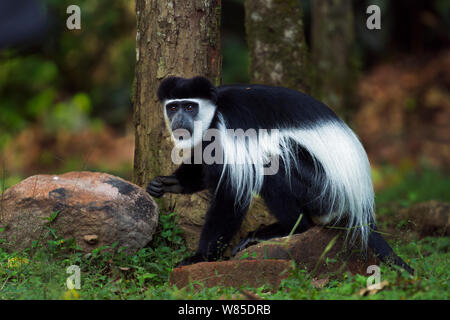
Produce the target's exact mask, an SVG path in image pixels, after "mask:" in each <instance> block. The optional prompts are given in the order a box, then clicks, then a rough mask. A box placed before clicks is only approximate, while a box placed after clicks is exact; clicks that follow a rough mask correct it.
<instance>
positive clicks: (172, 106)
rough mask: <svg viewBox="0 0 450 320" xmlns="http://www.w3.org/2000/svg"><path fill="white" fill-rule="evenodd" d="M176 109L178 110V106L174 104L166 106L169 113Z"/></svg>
mask: <svg viewBox="0 0 450 320" xmlns="http://www.w3.org/2000/svg"><path fill="white" fill-rule="evenodd" d="M177 109H178V106H177V105H176V104H169V105H168V106H167V110H169V111H177Z"/></svg>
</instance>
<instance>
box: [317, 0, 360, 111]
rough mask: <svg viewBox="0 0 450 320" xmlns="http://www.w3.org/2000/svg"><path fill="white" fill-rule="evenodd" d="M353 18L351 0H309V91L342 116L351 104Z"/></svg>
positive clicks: (353, 76) (353, 73) (352, 89)
mask: <svg viewBox="0 0 450 320" xmlns="http://www.w3.org/2000/svg"><path fill="white" fill-rule="evenodd" d="M353 19H354V18H353V11H352V2H351V0H314V1H312V59H313V63H314V67H315V70H314V81H313V86H312V87H313V90H312V94H313V95H314V96H315V97H316V98H318V99H319V100H321V101H323V102H324V103H325V104H327V105H328V106H329V107H330V108H332V109H333V110H334V111H336V112H337V113H338V114H339V115H341V116H343V117H344V118H348V117H349V115H350V111H351V109H352V108H353V104H354V102H353V91H354V84H355V76H356V73H355V71H354V69H355V68H354V67H355V63H356V57H355V55H354V51H353V41H354V21H353Z"/></svg>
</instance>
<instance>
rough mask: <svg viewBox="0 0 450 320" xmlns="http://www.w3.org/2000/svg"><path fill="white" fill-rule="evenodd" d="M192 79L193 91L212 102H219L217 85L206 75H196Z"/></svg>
mask: <svg viewBox="0 0 450 320" xmlns="http://www.w3.org/2000/svg"><path fill="white" fill-rule="evenodd" d="M191 81H192V91H193V93H194V94H196V95H198V97H199V98H206V99H209V100H211V101H212V102H214V103H216V102H217V90H216V87H215V86H214V85H213V84H212V83H211V81H209V80H208V79H207V78H205V77H200V76H198V77H194V78H192V79H191Z"/></svg>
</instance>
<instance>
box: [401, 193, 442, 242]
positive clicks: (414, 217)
mask: <svg viewBox="0 0 450 320" xmlns="http://www.w3.org/2000/svg"><path fill="white" fill-rule="evenodd" d="M400 213H401V216H402V217H403V218H406V219H408V221H409V222H411V223H410V224H409V225H408V227H411V228H412V229H413V230H414V231H416V232H417V233H419V235H420V236H422V237H425V236H441V237H442V236H449V235H450V204H449V203H445V202H440V201H436V200H430V201H427V202H421V203H416V204H414V205H412V206H411V207H409V208H405V209H403V210H401V212H400Z"/></svg>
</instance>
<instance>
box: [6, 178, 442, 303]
mask: <svg viewBox="0 0 450 320" xmlns="http://www.w3.org/2000/svg"><path fill="white" fill-rule="evenodd" d="M448 187H449V180H448V178H447V177H446V176H443V175H437V174H436V173H433V172H428V173H425V174H422V175H411V176H410V177H408V178H406V179H404V180H403V179H402V182H401V183H399V184H396V185H394V186H392V187H390V188H388V189H385V190H383V191H381V192H379V193H378V194H377V206H378V208H377V211H378V212H381V213H380V215H381V216H387V217H389V215H392V214H393V213H392V210H393V209H392V208H395V206H394V207H393V206H392V203H393V202H396V203H398V204H399V205H400V206H409V205H411V204H413V203H415V202H417V201H424V200H428V199H437V200H446V201H449V199H448V196H449V195H448V192H447V193H446V192H443V191H444V190H445V188H447V190H449V189H448ZM56 215H57V213H51V214H50V215H49V227H48V230H47V232H46V233H45V234H43V235H42V239H40V241H35V242H33V245H32V246H31V247H30V248H28V249H26V250H24V251H22V252H7V251H5V250H3V249H0V299H247V298H249V297H253V298H255V297H259V298H261V299H448V298H449V292H450V290H449V288H448V281H449V279H450V254H449V248H450V239H449V237H426V238H422V239H419V238H418V237H416V238H415V239H414V240H413V241H410V240H408V241H406V240H404V239H403V240H402V238H401V237H398V238H395V239H394V240H390V242H391V245H392V247H393V248H394V250H395V251H396V252H397V253H398V254H399V255H400V256H402V257H403V258H405V260H406V261H407V262H408V263H409V264H410V265H411V266H412V267H413V268H414V269H415V270H416V276H415V277H410V276H409V275H408V274H406V273H405V272H400V271H398V270H393V269H391V268H389V267H387V266H384V265H382V266H381V281H383V288H382V290H380V291H378V292H376V293H374V294H363V293H362V291H361V290H362V289H364V288H366V283H367V279H368V277H369V274H367V275H352V274H350V273H345V274H339V275H334V276H332V277H327V278H326V279H325V280H324V282H323V285H321V286H317V285H316V283H317V280H318V279H315V278H313V277H312V276H311V275H310V274H309V273H308V272H307V271H306V270H304V269H303V268H302V266H295V268H294V270H293V271H292V274H291V275H290V276H289V277H288V278H287V279H285V280H283V281H282V284H281V286H280V288H278V290H274V289H273V288H269V287H264V286H263V287H259V288H247V287H241V288H225V287H214V288H203V289H202V288H201V286H200V289H199V286H197V285H196V288H195V290H194V287H193V286H191V287H186V288H183V289H179V288H176V287H175V286H170V285H169V281H168V280H169V275H170V272H171V271H172V269H173V268H174V266H175V265H176V264H177V263H178V262H179V261H180V260H182V259H183V258H184V257H186V256H187V255H189V252H188V250H187V249H186V247H185V245H184V241H183V238H182V230H181V229H180V228H179V227H178V226H177V225H176V219H177V216H176V214H175V213H170V214H161V215H160V223H159V227H158V230H157V232H156V233H155V235H154V238H153V240H152V241H151V243H150V244H149V246H148V247H146V248H143V249H141V250H139V251H138V252H136V253H135V254H132V255H127V254H126V253H125V252H124V251H123V250H122V249H121V248H116V246H117V244H113V245H112V246H111V247H108V246H105V247H100V248H97V249H95V250H93V251H92V253H89V254H86V253H84V252H82V250H81V248H79V247H78V246H77V244H76V243H75V242H74V241H73V240H71V239H60V238H58V237H57V230H53V229H52V227H51V220H52V219H54V217H55V216H56ZM393 227H394V228H395V226H393ZM1 231H2V229H1V228H0V242H1V241H4V240H1ZM73 265H76V266H79V268H80V280H81V281H80V288H79V289H76V288H74V289H68V287H67V279H68V278H69V277H70V276H71V275H72V273H70V272H69V273H68V271H69V270H68V268H69V267H70V266H73ZM319 278H320V277H319Z"/></svg>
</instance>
